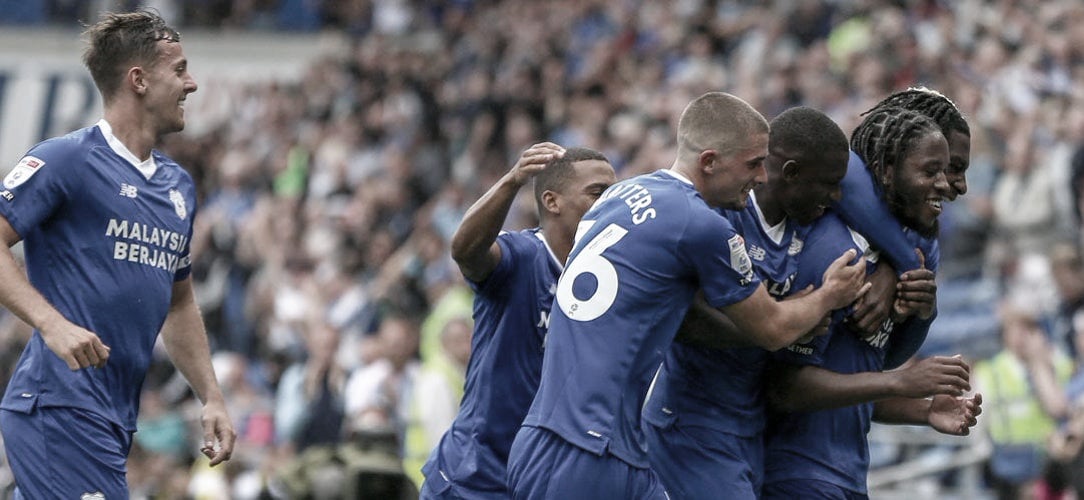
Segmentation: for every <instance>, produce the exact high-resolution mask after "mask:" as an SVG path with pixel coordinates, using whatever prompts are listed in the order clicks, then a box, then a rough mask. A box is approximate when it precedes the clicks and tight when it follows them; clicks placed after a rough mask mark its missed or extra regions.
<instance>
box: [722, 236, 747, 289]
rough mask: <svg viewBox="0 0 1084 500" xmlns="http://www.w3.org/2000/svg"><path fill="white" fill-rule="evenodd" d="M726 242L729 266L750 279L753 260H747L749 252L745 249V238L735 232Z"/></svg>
mask: <svg viewBox="0 0 1084 500" xmlns="http://www.w3.org/2000/svg"><path fill="white" fill-rule="evenodd" d="M726 242H727V244H729V245H730V267H732V268H734V270H735V271H737V272H738V274H741V275H742V276H746V277H747V278H748V279H752V274H753V261H751V260H749V253H748V252H746V251H745V239H744V238H742V237H741V235H740V234H735V235H734V236H732V237H731V238H730V239H729V240H727V241H726Z"/></svg>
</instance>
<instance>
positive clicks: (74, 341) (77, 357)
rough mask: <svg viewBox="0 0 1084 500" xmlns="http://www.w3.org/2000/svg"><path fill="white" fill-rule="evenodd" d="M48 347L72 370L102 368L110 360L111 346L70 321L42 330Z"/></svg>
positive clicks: (42, 336)
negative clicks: (90, 367) (91, 367)
mask: <svg viewBox="0 0 1084 500" xmlns="http://www.w3.org/2000/svg"><path fill="white" fill-rule="evenodd" d="M41 338H42V340H44V341H45V345H46V347H48V348H49V350H50V351H53V354H56V355H57V356H58V357H60V359H63V360H64V362H65V363H67V364H68V368H71V369H72V370H81V369H83V368H86V367H88V366H93V367H95V368H101V367H103V366H105V362H106V361H108V360H109V346H107V345H105V344H103V343H102V339H100V338H98V336H97V335H95V334H94V332H91V331H90V330H87V329H85V328H82V327H80V326H78V325H76V324H75V323H72V322H70V321H63V322H61V323H60V324H59V325H57V326H49V327H45V328H42V329H41Z"/></svg>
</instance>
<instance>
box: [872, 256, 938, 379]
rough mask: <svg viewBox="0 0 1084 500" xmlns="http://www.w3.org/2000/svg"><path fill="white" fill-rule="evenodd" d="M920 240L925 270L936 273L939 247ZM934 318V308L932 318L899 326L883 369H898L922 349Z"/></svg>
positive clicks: (910, 321) (892, 338)
mask: <svg viewBox="0 0 1084 500" xmlns="http://www.w3.org/2000/svg"><path fill="white" fill-rule="evenodd" d="M922 240H923V241H921V242H919V244H918V248H919V249H920V250H922V254H923V255H925V256H926V268H927V269H930V270H931V271H934V272H935V273H936V272H937V269H938V266H939V265H940V264H941V249H940V245H939V244H938V242H937V240H928V239H922ZM936 318H937V309H936V307H935V308H934V311H933V316H930V318H929V319H926V320H923V319H921V318H911V319H910V320H908V321H906V322H905V323H904V324H903V325H901V327H900V328H899V329H898V330H897V331H896V332H895V333H894V334H893V335H892V336H891V337H890V338H889V340H888V347H887V349H886V351H885V366H884V369H885V370H891V369H893V368H898V367H899V366H900V365H902V364H904V363H905V362H907V360H908V359H911V356H914V355H915V354H916V353H917V352H918V350H919V349H921V348H922V344H923V343H924V342H926V336H927V335H928V334H929V333H930V326H931V325H932V324H933V320H934V319H936Z"/></svg>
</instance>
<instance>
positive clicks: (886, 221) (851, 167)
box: [832, 152, 921, 271]
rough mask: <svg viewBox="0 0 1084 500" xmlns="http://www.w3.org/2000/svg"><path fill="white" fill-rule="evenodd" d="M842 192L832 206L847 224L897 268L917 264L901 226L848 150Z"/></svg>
mask: <svg viewBox="0 0 1084 500" xmlns="http://www.w3.org/2000/svg"><path fill="white" fill-rule="evenodd" d="M840 188H841V190H842V191H843V196H842V197H841V198H840V200H839V202H837V203H836V204H835V205H833V207H832V208H833V209H834V210H835V211H836V212H837V213H838V214H839V216H840V218H842V219H843V221H844V222H846V223H847V225H848V226H850V227H852V228H854V230H855V231H857V232H858V233H859V234H861V235H862V236H864V237H866V239H868V240H869V242H870V244H871V245H872V246H873V248H875V249H877V250H879V251H881V253H882V255H883V256H884V257H885V258H887V259H888V261H889V262H891V263H892V267H894V268H895V269H896V270H897V271H909V270H911V269H918V268H919V267H921V265H920V263H919V262H918V259H917V257H916V256H915V254H914V248H915V246H914V245H913V244H912V243H911V242H910V241H908V239H907V237H906V235H905V234H904V230H903V226H901V225H900V223H899V222H898V221H897V220H896V218H895V217H893V216H892V213H891V212H889V210H888V205H887V204H886V203H885V202H884V200H882V199H881V197H880V196H878V195H877V188H876V187H875V186H874V184H873V178H872V177H870V175H869V171H868V170H867V169H866V166H865V164H863V163H862V159H861V158H859V157H858V155H856V154H854V152H851V159H850V161H849V162H848V163H847V175H845V176H844V177H843V182H841V183H840Z"/></svg>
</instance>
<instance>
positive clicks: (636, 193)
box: [596, 184, 657, 225]
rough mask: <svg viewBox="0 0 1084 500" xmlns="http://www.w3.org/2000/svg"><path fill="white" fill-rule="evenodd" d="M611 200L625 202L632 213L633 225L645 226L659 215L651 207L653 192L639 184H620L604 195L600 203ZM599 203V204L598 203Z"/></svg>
mask: <svg viewBox="0 0 1084 500" xmlns="http://www.w3.org/2000/svg"><path fill="white" fill-rule="evenodd" d="M610 198H618V199H620V200H624V202H625V204H626V205H628V206H629V210H630V211H631V212H632V223H633V224H636V225H640V224H643V223H644V221H646V220H648V219H654V218H655V216H656V215H657V214H656V212H655V208H654V207H652V206H651V201H652V200H651V191H648V189H647V188H645V187H644V186H641V185H639V184H619V185H616V186H614V187H613V189H610V190H609V191H607V192H606V193H603V195H602V197H601V198H599V200H598V201H599V202H601V201H603V200H608V199H610ZM596 203H597V202H596Z"/></svg>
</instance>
